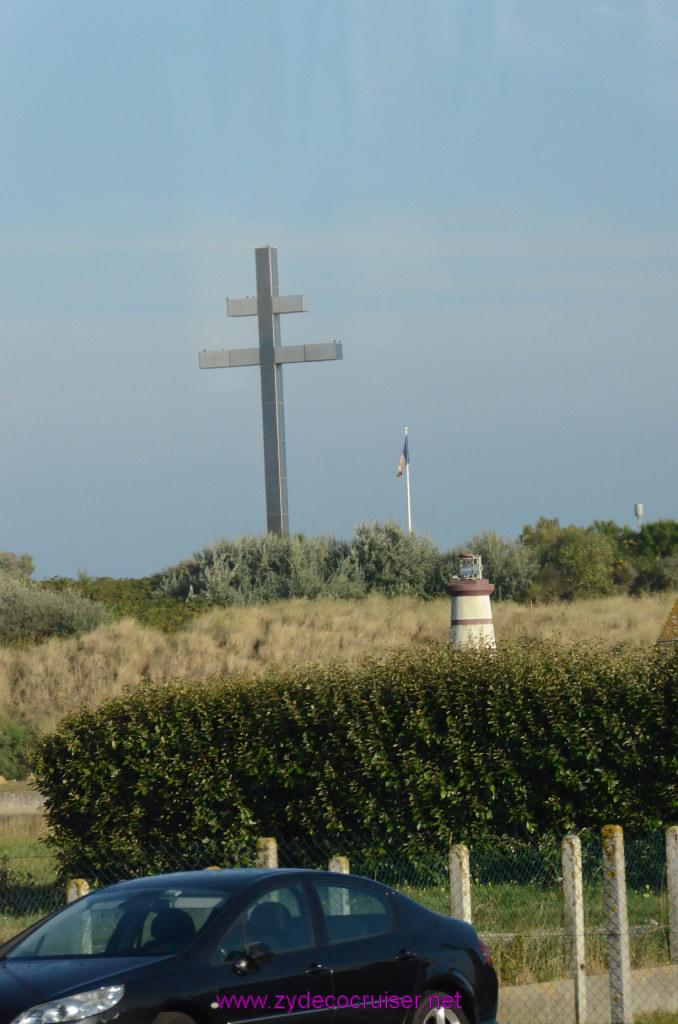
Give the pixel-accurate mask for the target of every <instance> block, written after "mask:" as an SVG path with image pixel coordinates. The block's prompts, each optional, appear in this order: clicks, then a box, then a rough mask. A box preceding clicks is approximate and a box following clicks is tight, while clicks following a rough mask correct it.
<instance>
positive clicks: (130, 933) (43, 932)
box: [6, 887, 233, 960]
mask: <svg viewBox="0 0 678 1024" xmlns="http://www.w3.org/2000/svg"><path fill="white" fill-rule="evenodd" d="M232 895H233V889H222V890H220V891H219V892H214V890H213V889H212V890H206V889H200V888H199V887H191V888H166V889H157V888H153V889H149V888H146V889H143V890H141V889H139V890H136V891H135V890H132V891H130V890H129V889H128V890H125V891H124V892H120V893H115V894H114V893H110V892H106V891H105V890H102V891H101V892H100V893H96V892H94V893H92V894H91V895H89V896H86V897H85V898H84V899H83V900H79V901H78V902H77V903H74V904H73V905H72V906H70V907H66V908H65V909H64V910H62V911H61V913H60V914H57V915H56V917H53V918H51V919H50V920H49V921H45V923H44V924H42V925H40V926H39V927H38V928H36V929H35V931H33V932H31V934H30V935H27V936H26V938H25V939H23V940H22V941H21V942H19V943H17V945H16V946H14V947H13V948H12V949H11V950H10V951H9V952H8V953H7V954H6V959H8V960H32V959H34V958H39V959H43V958H54V957H89V956H99V957H104V956H106V957H109V956H114V957H123V956H168V955H170V954H172V953H179V952H181V950H183V949H186V948H187V947H188V946H189V945H190V944H191V942H192V941H193V940H194V938H195V937H196V935H197V934H198V933H199V932H200V931H201V930H202V929H203V928H204V927H205V925H206V924H207V922H208V921H209V920H210V918H211V917H212V916H213V915H215V914H216V913H217V912H218V911H219V910H220V909H221V908H222V907H223V906H224V905H225V904H226V903H227V902H228V900H229V899H230V897H231V896H232Z"/></svg>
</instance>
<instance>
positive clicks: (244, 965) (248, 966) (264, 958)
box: [233, 942, 273, 974]
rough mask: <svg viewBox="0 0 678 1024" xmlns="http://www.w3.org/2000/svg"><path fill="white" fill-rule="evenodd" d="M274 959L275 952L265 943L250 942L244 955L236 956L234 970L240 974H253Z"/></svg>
mask: <svg viewBox="0 0 678 1024" xmlns="http://www.w3.org/2000/svg"><path fill="white" fill-rule="evenodd" d="M272 959H273V951H272V949H271V947H270V946H268V945H266V943H265V942H250V943H249V945H247V946H245V949H244V951H243V952H242V953H238V954H236V957H235V960H234V961H233V970H234V971H236V972H237V973H238V974H252V972H253V971H257V970H259V968H260V967H261V965H262V964H267V963H268V962H269V960H272Z"/></svg>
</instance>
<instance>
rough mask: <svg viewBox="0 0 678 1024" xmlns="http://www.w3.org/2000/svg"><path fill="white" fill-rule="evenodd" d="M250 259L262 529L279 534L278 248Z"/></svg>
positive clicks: (285, 518) (282, 505) (283, 517)
mask: <svg viewBox="0 0 678 1024" xmlns="http://www.w3.org/2000/svg"><path fill="white" fill-rule="evenodd" d="M254 261H255V266H256V273H257V319H258V321H259V358H260V363H261V366H260V372H261V416H262V423H263V428H264V480H265V484H266V530H267V532H268V533H277V534H278V535H279V536H281V537H282V536H286V535H287V534H288V533H289V532H290V525H289V513H288V510H287V457H286V453H285V406H284V400H283V380H282V364H280V363H276V361H275V349H276V347H280V315H279V314H277V313H274V312H273V296H274V295H278V294H279V292H278V251H277V249H273V248H272V247H271V246H266V248H264V249H255V250H254Z"/></svg>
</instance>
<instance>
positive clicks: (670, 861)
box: [666, 825, 678, 964]
mask: <svg viewBox="0 0 678 1024" xmlns="http://www.w3.org/2000/svg"><path fill="white" fill-rule="evenodd" d="M666 892H667V900H668V904H669V907H668V909H669V959H670V961H671V963H672V964H676V963H678V827H677V826H676V825H671V827H670V828H667V830H666Z"/></svg>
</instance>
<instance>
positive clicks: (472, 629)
mask: <svg viewBox="0 0 678 1024" xmlns="http://www.w3.org/2000/svg"><path fill="white" fill-rule="evenodd" d="M445 590H446V592H447V593H448V594H449V595H450V597H451V599H452V615H451V619H450V641H451V642H452V643H453V644H454V646H455V647H476V648H483V647H486V648H489V649H490V650H492V651H494V650H496V647H497V645H496V643H495V640H494V624H493V622H492V608H491V607H490V594H493V593H494V584H493V583H490V581H489V580H484V579H483V562H482V559H481V557H480V555H472V554H463V555H460V556H459V575H458V576H453V577H452V579H451V580H450V582H449V584H448V585H447V586H446V587H445Z"/></svg>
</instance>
